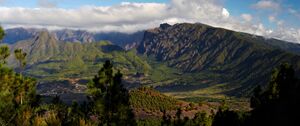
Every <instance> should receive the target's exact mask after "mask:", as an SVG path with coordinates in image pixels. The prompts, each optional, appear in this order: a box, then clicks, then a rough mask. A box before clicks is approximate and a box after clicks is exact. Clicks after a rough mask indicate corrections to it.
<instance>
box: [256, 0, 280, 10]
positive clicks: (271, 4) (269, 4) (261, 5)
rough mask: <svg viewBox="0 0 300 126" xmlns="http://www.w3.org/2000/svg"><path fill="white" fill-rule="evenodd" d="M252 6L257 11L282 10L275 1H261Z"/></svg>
mask: <svg viewBox="0 0 300 126" xmlns="http://www.w3.org/2000/svg"><path fill="white" fill-rule="evenodd" d="M252 6H253V8H255V9H263V10H279V9H280V4H279V3H278V2H276V1H274V0H260V1H258V2H257V3H255V4H254V5H252Z"/></svg>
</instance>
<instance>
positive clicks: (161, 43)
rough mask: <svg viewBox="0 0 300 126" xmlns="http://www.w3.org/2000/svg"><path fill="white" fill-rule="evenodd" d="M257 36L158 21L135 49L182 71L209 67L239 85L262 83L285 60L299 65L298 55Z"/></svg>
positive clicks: (201, 25)
mask: <svg viewBox="0 0 300 126" xmlns="http://www.w3.org/2000/svg"><path fill="white" fill-rule="evenodd" d="M266 41H268V40H266V39H262V37H259V36H251V35H249V34H245V33H239V32H233V31H229V30H225V29H220V28H214V27H211V26H207V25H203V24H187V23H185V24H175V25H173V26H167V25H161V26H160V27H159V28H155V29H151V30H147V31H146V32H145V34H144V39H143V41H142V42H141V44H140V45H139V47H138V52H139V53H141V54H144V55H147V56H149V57H155V59H156V60H158V61H162V62H166V63H167V64H168V65H169V66H171V67H176V68H179V69H182V70H184V71H185V72H201V71H209V72H214V73H218V74H222V75H224V76H225V78H224V79H223V81H224V82H229V83H239V84H241V86H240V87H241V88H243V89H246V88H252V87H253V86H255V85H257V84H265V83H266V82H267V80H268V79H269V75H270V73H271V71H272V69H273V68H274V67H276V66H278V65H279V64H280V63H283V62H289V63H291V64H293V65H294V67H296V68H300V57H299V56H297V55H294V54H291V53H288V52H286V51H283V50H280V49H279V48H276V47H275V46H272V45H271V44H269V43H268V42H266Z"/></svg>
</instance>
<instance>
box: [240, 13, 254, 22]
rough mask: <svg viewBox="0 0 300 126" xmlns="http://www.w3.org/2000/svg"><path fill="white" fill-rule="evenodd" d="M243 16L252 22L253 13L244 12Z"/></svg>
mask: <svg viewBox="0 0 300 126" xmlns="http://www.w3.org/2000/svg"><path fill="white" fill-rule="evenodd" d="M241 17H242V18H243V19H244V20H245V21H247V22H250V21H252V15H251V14H242V15H241Z"/></svg>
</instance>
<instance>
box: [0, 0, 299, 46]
mask: <svg viewBox="0 0 300 126" xmlns="http://www.w3.org/2000/svg"><path fill="white" fill-rule="evenodd" d="M40 2H41V3H40V4H41V7H39V8H23V7H0V12H1V13H0V23H1V25H2V26H4V27H5V28H12V27H34V28H48V29H50V30H51V29H52V30H55V29H64V28H69V29H82V30H88V31H97V32H111V31H118V32H135V31H138V30H144V29H149V28H153V27H157V26H158V25H159V24H161V23H164V22H167V23H170V24H175V23H182V22H188V23H196V22H200V23H204V24H208V25H212V26H215V27H222V28H227V29H231V30H235V31H241V32H247V33H250V34H255V35H262V36H266V37H268V38H269V37H274V38H278V39H282V40H286V41H291V42H299V43H300V29H296V28H289V27H278V28H276V29H267V28H266V27H265V26H264V25H263V24H262V23H260V22H255V21H253V20H254V17H253V16H252V15H250V14H242V15H240V17H236V16H231V14H230V12H229V11H228V10H227V9H226V8H225V7H224V6H223V5H222V4H220V3H219V2H218V1H216V0H209V1H208V0H188V1H187V0H171V1H170V2H169V3H131V2H122V3H121V4H119V5H114V6H82V7H80V8H75V9H64V8H58V7H56V6H55V5H54V4H51V3H47V1H44V0H41V1H40ZM273 5H276V6H273ZM270 6H271V7H272V8H270ZM253 8H255V9H265V8H270V9H272V10H277V9H280V5H278V4H276V3H270V2H268V1H267V0H262V2H261V1H259V2H258V3H257V4H255V5H253ZM270 20H272V21H275V18H273V17H270ZM277 22H278V23H283V22H282V21H281V22H280V21H277Z"/></svg>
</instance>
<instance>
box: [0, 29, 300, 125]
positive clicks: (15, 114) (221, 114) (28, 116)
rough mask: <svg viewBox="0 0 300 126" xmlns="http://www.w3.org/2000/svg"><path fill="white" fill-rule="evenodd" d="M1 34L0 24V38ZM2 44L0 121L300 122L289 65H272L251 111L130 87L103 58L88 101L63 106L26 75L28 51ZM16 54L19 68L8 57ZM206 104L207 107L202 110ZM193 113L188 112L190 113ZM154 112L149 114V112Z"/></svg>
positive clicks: (298, 94)
mask: <svg viewBox="0 0 300 126" xmlns="http://www.w3.org/2000/svg"><path fill="white" fill-rule="evenodd" d="M4 35H5V33H4V32H3V30H2V28H0V39H2V38H3V36H4ZM10 52H11V51H10V48H9V47H8V46H5V45H4V46H1V47H0V125H9V126H10V125H17V126H32V125H33V126H60V125H64V126H65V125H70V126H76V125H78V126H92V125H106V126H113V125H117V126H123V125H124V126H126V125H128V126H135V125H149V126H152V125H162V126H194V125H195V126H196V125H197V126H199V125H200V126H211V125H212V126H259V125H262V126H265V125H272V126H276V125H278V126H279V125H280V126H282V125H292V126H294V125H299V124H300V122H299V121H298V120H297V119H298V113H300V109H299V105H300V104H299V100H300V84H299V79H298V78H296V76H295V71H294V69H293V66H292V65H289V64H287V63H283V64H281V65H280V66H279V67H278V68H277V69H274V70H273V72H272V75H271V80H270V82H269V83H268V84H267V85H268V86H265V87H261V86H257V87H256V88H255V90H254V91H253V93H252V94H253V95H252V97H251V99H250V102H251V108H252V109H251V110H250V111H235V110H232V109H231V108H229V107H228V104H227V103H226V101H224V102H222V103H221V105H219V106H209V105H207V104H206V103H199V104H198V103H192V102H191V103H189V102H184V101H180V100H177V99H174V98H172V97H170V96H166V95H163V94H161V93H160V92H158V91H155V90H154V89H152V88H151V87H141V88H137V89H133V90H130V91H129V90H128V89H126V88H125V87H124V84H123V82H122V77H123V74H122V73H121V71H119V70H118V69H116V68H114V65H113V64H112V62H111V61H109V60H106V61H105V62H104V63H103V65H102V66H101V67H99V68H94V69H100V70H99V71H98V72H97V74H96V75H95V76H94V77H93V78H92V79H91V80H90V81H89V82H88V83H87V88H88V89H87V92H86V94H87V101H86V102H84V103H77V102H73V103H72V104H71V105H66V104H65V103H63V102H62V101H61V99H60V98H59V97H58V96H56V97H53V98H52V99H51V102H50V103H44V102H43V100H44V99H43V98H42V97H41V96H40V95H38V94H37V93H36V85H37V81H36V79H34V78H31V77H27V76H26V75H24V73H23V70H24V68H25V67H26V65H27V63H28V62H30V61H26V57H27V53H26V52H24V51H23V50H22V49H15V50H14V51H13V53H14V54H10ZM10 55H14V57H15V58H16V59H15V60H16V61H17V64H18V68H17V69H15V70H16V71H14V69H12V68H10V67H9V66H8V64H7V59H8V57H9V56H10ZM203 108H206V109H203ZM191 113H192V114H191ZM151 114H152V115H154V116H148V115H151Z"/></svg>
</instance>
